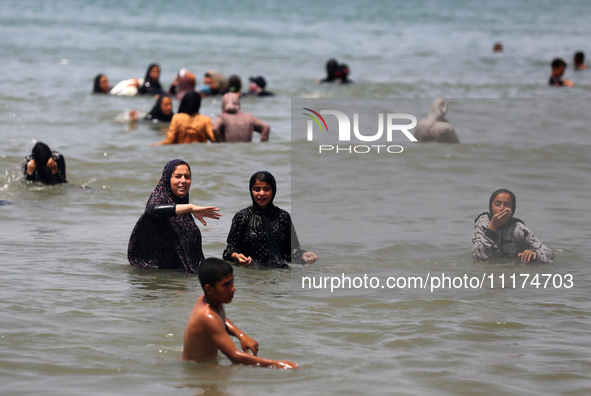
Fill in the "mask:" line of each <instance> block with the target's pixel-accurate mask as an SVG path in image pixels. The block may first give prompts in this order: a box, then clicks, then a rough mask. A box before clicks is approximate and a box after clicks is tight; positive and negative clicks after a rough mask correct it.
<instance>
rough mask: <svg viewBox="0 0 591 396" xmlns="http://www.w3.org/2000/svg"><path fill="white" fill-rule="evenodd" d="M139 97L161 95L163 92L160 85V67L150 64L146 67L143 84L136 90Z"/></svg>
mask: <svg viewBox="0 0 591 396" xmlns="http://www.w3.org/2000/svg"><path fill="white" fill-rule="evenodd" d="M138 93H139V94H140V95H162V94H164V93H165V92H164V90H163V89H162V86H161V85H160V65H158V64H157V63H152V64H150V66H148V70H147V71H146V77H145V78H144V83H143V84H142V86H141V87H139V89H138Z"/></svg>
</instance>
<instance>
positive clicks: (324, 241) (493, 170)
mask: <svg viewBox="0 0 591 396" xmlns="http://www.w3.org/2000/svg"><path fill="white" fill-rule="evenodd" d="M0 10H1V12H0V37H1V38H2V40H1V41H0V50H1V53H2V54H3V62H2V64H3V67H2V70H3V73H2V75H3V82H2V83H1V84H0V109H1V110H0V117H1V120H2V122H1V123H0V200H2V201H1V202H2V203H4V204H3V205H1V206H0V279H2V281H1V286H2V287H1V288H0V297H1V298H0V307H1V308H0V377H1V381H0V393H2V394H7V395H18V394H27V395H28V394H48V395H54V394H64V395H66V394H71V395H80V394H84V395H93V394H97V395H98V394H142V395H149V394H154V395H160V394H179V395H185V394H186V395H195V394H209V395H218V394H219V395H222V394H224V395H225V394H231V395H235V394H239V395H250V394H253V395H254V394H256V395H261V394H262V395H265V394H269V395H271V394H273V395H274V394H286V393H292V394H352V395H353V394H405V395H420V394H466V395H468V394H532V395H533V394H587V393H589V392H591V377H590V376H589V372H590V371H591V370H590V369H591V347H590V346H589V337H590V335H591V334H590V332H589V328H590V325H591V323H590V318H589V302H588V296H589V292H590V291H591V290H590V286H589V280H590V277H589V272H588V270H587V268H588V266H589V265H590V264H591V262H590V260H589V257H590V254H591V251H590V248H589V240H590V236H591V233H590V231H589V229H590V228H589V221H590V220H591V215H590V210H589V202H590V198H591V193H590V192H589V188H588V185H589V181H590V176H589V175H590V171H591V164H590V161H589V149H590V148H591V138H590V136H589V130H588V126H589V125H591V123H590V122H589V121H591V120H590V117H591V116H590V115H589V110H588V109H589V106H590V105H591V102H590V98H591V84H590V81H591V80H590V79H591V74H589V73H591V72H589V71H577V72H575V71H574V70H573V69H572V65H571V63H572V55H573V54H574V52H575V51H577V50H583V51H586V52H589V51H590V50H591V49H590V48H589V47H588V37H589V36H590V33H591V32H590V31H589V30H590V29H591V28H590V27H589V24H588V19H589V11H588V7H587V5H586V2H584V1H573V2H568V3H565V4H556V3H554V2H550V1H504V0H503V1H496V2H494V3H481V2H470V1H451V0H450V1H445V2H441V1H417V2H402V1H372V2H359V1H339V2H336V1H326V2H312V1H301V2H293V3H286V2H279V1H264V2H262V1H243V2H230V1H218V2H203V1H196V2H180V1H168V2H156V1H143V2H140V1H126V2H116V1H109V0H103V1H91V0H85V1H71V0H63V1H55V2H46V1H45V2H44V1H35V0H24V1H22V0H21V1H11V0H8V1H4V2H2V4H0ZM497 41H499V42H502V43H503V45H504V51H503V52H501V53H493V52H492V46H493V44H494V43H495V42H497ZM331 57H335V58H337V59H338V60H339V61H341V62H346V63H347V64H348V65H349V66H350V68H351V75H350V77H351V79H352V80H354V82H355V83H354V84H352V85H349V86H338V85H318V84H316V82H315V80H316V79H321V78H323V77H324V75H325V72H324V65H325V62H326V61H327V60H328V59H329V58H331ZM554 57H562V58H564V59H565V60H566V61H567V62H568V63H569V67H568V68H567V71H566V75H565V77H566V78H569V79H571V80H573V81H574V82H575V83H576V87H574V88H570V89H567V88H553V87H549V86H548V85H547V80H548V77H549V75H550V66H549V64H550V62H551V60H552V59H553V58H554ZM152 62H158V63H159V64H160V66H161V69H162V74H161V82H162V85H163V86H164V87H165V88H167V87H168V85H169V84H170V83H171V82H172V80H173V79H174V77H175V75H176V73H177V72H178V70H179V69H181V68H188V69H190V70H191V71H192V72H194V73H195V75H196V76H197V77H198V78H199V79H200V78H201V76H202V75H203V73H204V72H205V71H206V70H208V69H217V70H219V71H220V72H222V73H224V74H226V75H230V74H238V75H240V76H241V77H242V81H243V85H244V86H246V85H248V77H250V76H256V75H263V76H265V78H266V79H267V81H268V89H269V90H270V91H272V92H274V93H275V94H276V96H274V97H271V98H264V99H263V98H260V99H257V98H252V97H250V98H244V99H243V100H242V109H243V110H244V111H247V112H250V113H253V114H254V115H255V116H257V117H259V118H261V119H262V120H264V121H266V122H268V123H269V124H270V125H271V138H270V141H269V142H266V143H263V144H261V143H259V142H258V141H257V140H258V135H255V142H253V143H251V144H227V145H216V144H187V145H171V146H158V147H153V146H149V144H150V143H152V142H157V141H159V140H161V139H162V138H163V136H164V134H165V133H166V125H152V124H147V123H137V124H133V123H131V124H130V123H129V122H128V121H127V120H126V114H127V112H128V111H129V110H130V109H138V110H140V111H143V112H146V111H148V110H149V109H150V108H151V107H152V105H153V98H147V97H113V96H101V95H99V96H97V95H91V94H90V91H91V89H92V83H93V79H94V76H95V75H96V74H98V73H105V74H107V76H108V77H109V79H110V81H111V84H114V83H116V82H118V81H120V80H123V79H127V78H131V77H137V78H143V77H144V74H145V69H146V67H147V66H148V64H150V63H152ZM438 96H441V97H445V98H446V99H447V101H448V106H449V112H448V115H447V118H448V120H449V121H450V122H451V123H452V125H454V127H455V129H456V132H457V134H458V136H459V138H460V141H461V144H457V145H447V144H418V143H412V142H410V141H409V140H408V139H406V138H405V137H404V136H403V135H402V134H399V135H396V136H395V138H394V139H393V140H395V141H393V142H391V144H393V145H399V146H401V147H403V151H402V152H401V153H396V154H393V153H386V152H383V151H382V152H380V153H376V152H370V153H358V152H354V151H353V152H352V153H348V152H346V151H341V152H340V153H335V152H332V153H329V152H326V153H322V154H319V153H318V145H319V144H320V143H321V141H322V140H323V139H325V140H326V139H334V135H330V134H329V135H322V134H321V133H320V132H319V131H318V130H317V131H315V133H316V134H315V136H314V138H315V139H316V140H317V141H309V140H307V138H306V134H305V129H304V128H300V126H301V125H302V124H301V122H302V120H303V119H304V118H305V117H304V116H303V115H301V111H300V110H301V108H299V107H298V104H299V103H300V102H298V100H302V101H305V103H308V104H309V105H310V106H315V105H317V104H318V105H319V106H320V105H325V107H324V108H333V109H338V108H342V109H347V111H348V112H349V114H352V113H355V112H356V113H359V114H361V115H360V116H361V117H364V118H365V119H366V120H367V124H366V125H369V126H370V127H368V128H369V129H366V131H367V132H366V134H369V133H370V132H372V131H371V129H370V128H372V127H375V125H376V123H377V114H379V113H380V112H381V113H384V114H386V113H389V112H397V113H408V114H412V115H415V116H416V117H417V118H418V119H420V118H424V117H426V116H427V114H428V112H429V108H430V104H431V101H432V100H433V98H435V97H438ZM324 100H331V101H329V102H323V101H324ZM330 105H334V106H335V107H326V106H330ZM174 108H175V110H176V109H177V108H178V101H175V102H174ZM320 108H321V107H317V109H320ZM220 111H221V109H220V98H207V99H205V100H204V101H203V104H202V109H201V112H202V113H203V114H206V115H209V116H211V117H212V118H215V116H216V115H217V114H219V113H220ZM35 141H43V142H45V143H47V144H48V145H49V146H50V147H52V148H53V149H57V150H59V151H60V152H61V153H62V154H63V155H64V156H65V158H66V162H67V176H68V180H69V183H68V184H66V185H58V186H44V185H38V184H31V183H26V182H24V181H23V180H22V177H21V162H22V160H23V158H24V156H25V155H26V154H28V153H29V152H30V150H31V148H32V146H33V144H34V142H35ZM330 143H331V144H334V143H335V142H334V141H330ZM341 144H344V143H341ZM173 158H183V159H185V160H186V161H188V162H189V163H190V164H191V168H192V171H193V183H192V189H191V192H190V198H191V201H192V202H193V203H196V204H202V205H216V206H218V207H219V208H221V212H222V214H223V217H222V218H221V219H220V220H209V221H208V225H207V226H205V227H203V226H201V225H200V228H201V231H202V233H203V250H204V253H205V255H206V256H216V257H219V256H221V253H222V251H223V249H224V248H225V241H226V236H227V233H228V230H229V227H230V223H231V219H232V216H233V215H234V213H236V212H237V211H238V210H240V209H242V208H243V207H246V206H247V205H249V204H250V198H249V192H248V178H249V177H250V175H251V174H252V173H254V172H255V171H258V170H263V169H264V170H269V171H270V172H272V173H273V174H274V175H275V177H276V179H277V181H278V192H277V197H276V199H275V203H276V204H277V205H278V206H279V207H282V208H284V209H287V210H289V211H290V212H291V213H292V217H293V221H294V224H295V226H296V229H297V232H298V237H299V240H300V243H301V244H302V246H303V248H305V249H308V250H311V251H314V252H316V253H317V254H318V255H319V256H320V260H319V261H318V262H317V263H316V264H314V265H311V266H301V265H293V267H292V269H291V270H265V269H256V268H240V267H235V276H236V287H237V292H236V295H235V298H234V301H233V302H232V303H231V304H230V305H228V306H227V307H226V309H227V313H228V316H229V317H230V318H231V319H232V320H233V321H234V323H236V324H237V325H238V326H239V327H240V328H241V329H242V330H243V331H245V332H246V333H248V334H249V335H251V336H253V337H254V338H255V339H256V340H257V341H258V342H259V343H260V345H261V349H260V355H261V356H263V357H267V358H273V359H286V360H291V361H294V362H297V363H299V365H300V369H299V370H296V371H278V370H269V369H261V368H256V367H248V366H239V365H231V364H230V362H229V360H228V359H227V358H225V357H223V356H222V357H220V359H219V361H218V362H217V364H196V363H187V362H181V361H180V360H179V357H180V355H181V353H182V344H183V331H184V325H185V322H186V319H187V317H188V314H189V312H190V310H191V307H192V306H193V304H194V302H195V300H196V299H197V298H198V297H199V295H200V293H201V289H200V286H199V282H198V280H197V278H196V277H195V276H194V275H183V274H180V273H176V272H166V271H146V270H140V269H138V268H135V267H131V266H130V265H128V262H127V257H126V250H127V242H128V239H129V235H130V233H131V230H132V228H133V226H134V224H135V222H136V221H137V219H138V218H139V216H140V214H141V213H142V211H143V208H144V206H145V203H146V201H147V199H148V197H149V195H150V193H151V192H152V190H153V188H154V186H155V185H156V183H157V182H158V179H159V178H160V175H161V172H162V168H163V166H164V164H165V163H166V162H167V161H169V160H170V159H173ZM501 187H505V188H509V189H511V190H512V191H514V192H515V194H516V195H517V211H516V216H517V217H519V218H520V219H522V220H523V221H524V222H525V223H526V225H527V226H528V227H530V228H531V229H532V230H533V231H534V233H535V234H536V235H537V236H538V237H539V238H540V239H541V240H542V241H543V242H544V243H546V244H547V245H548V246H549V247H551V248H552V249H554V251H555V253H556V260H555V262H554V263H553V264H551V265H540V264H537V263H529V264H522V263H520V262H519V261H518V260H514V259H509V258H507V259H497V260H493V261H492V262H488V263H483V262H476V261H473V260H472V258H471V254H470V253H471V247H472V246H471V237H472V232H473V224H474V223H473V221H474V218H475V217H476V216H477V215H478V214H479V213H481V212H484V211H486V210H487V205H488V198H489V196H490V194H491V192H492V191H494V190H496V189H497V188H501ZM307 280H309V281H310V283H306V281H307ZM313 282H315V283H313ZM438 282H439V283H438ZM436 286H437V287H436Z"/></svg>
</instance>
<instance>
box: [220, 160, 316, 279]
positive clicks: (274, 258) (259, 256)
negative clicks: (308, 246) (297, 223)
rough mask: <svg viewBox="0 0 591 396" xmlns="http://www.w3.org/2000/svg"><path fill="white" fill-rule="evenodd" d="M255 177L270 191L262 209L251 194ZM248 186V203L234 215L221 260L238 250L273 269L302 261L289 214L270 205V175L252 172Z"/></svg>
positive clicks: (272, 180)
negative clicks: (248, 204)
mask: <svg viewBox="0 0 591 396" xmlns="http://www.w3.org/2000/svg"><path fill="white" fill-rule="evenodd" d="M257 180H258V181H262V182H265V183H267V184H269V186H270V187H271V190H272V195H271V200H270V202H269V203H268V204H267V206H266V208H265V209H263V208H261V207H260V206H259V205H258V204H257V203H256V202H255V199H254V197H253V194H252V189H253V187H254V185H255V184H256V182H257ZM248 185H249V187H248V191H249V192H250V198H251V199H252V206H249V207H248V208H245V209H242V210H241V211H240V212H238V213H236V214H235V215H234V218H233V219H232V226H231V227H230V232H229V233H228V239H227V242H228V246H227V247H226V249H225V250H224V255H223V257H224V260H226V261H231V260H232V254H234V253H241V254H243V255H245V256H246V257H251V258H252V260H253V262H256V263H261V264H266V265H270V266H272V267H275V268H289V264H288V263H289V262H295V263H305V261H304V260H303V258H302V255H303V254H304V253H305V251H304V250H301V249H300V243H299V241H298V237H297V235H296V232H295V228H294V226H293V224H292V222H291V216H290V215H289V213H287V212H286V211H285V210H283V209H280V208H278V207H277V206H275V205H273V200H274V199H275V195H276V194H277V183H276V182H275V178H274V177H273V175H272V174H270V173H269V172H266V171H262V172H256V173H255V174H253V175H252V176H251V178H250V181H249V183H248Z"/></svg>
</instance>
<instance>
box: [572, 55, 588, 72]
mask: <svg viewBox="0 0 591 396" xmlns="http://www.w3.org/2000/svg"><path fill="white" fill-rule="evenodd" d="M573 63H574V68H575V70H585V69H586V68H587V65H586V64H585V53H584V52H583V51H577V52H575V56H574V58H573Z"/></svg>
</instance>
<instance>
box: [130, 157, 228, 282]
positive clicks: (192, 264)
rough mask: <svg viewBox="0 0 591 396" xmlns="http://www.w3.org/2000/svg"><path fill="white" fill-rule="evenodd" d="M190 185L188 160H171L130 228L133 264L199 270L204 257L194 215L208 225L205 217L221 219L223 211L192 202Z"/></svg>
mask: <svg viewBox="0 0 591 396" xmlns="http://www.w3.org/2000/svg"><path fill="white" fill-rule="evenodd" d="M190 188H191V168H190V167H189V164H188V163H186V162H185V161H183V160H180V159H175V160H172V161H169V162H168V163H167V164H166V165H165V166H164V169H163V170H162V177H161V178H160V181H159V182H158V184H157V185H156V188H155V189H154V191H153V192H152V194H151V195H150V198H149V199H148V202H147V204H146V209H145V210H144V213H143V214H142V215H141V216H140V218H139V220H138V221H137V223H136V225H135V227H134V228H133V231H132V232H131V236H130V238H129V244H128V246H127V258H128V260H129V263H130V264H131V265H137V266H138V267H144V268H155V269H173V270H177V271H181V272H197V268H198V267H199V265H200V264H201V262H202V261H203V259H204V257H203V251H202V249H201V231H199V227H197V225H196V224H195V220H193V216H195V217H196V218H197V219H198V220H199V221H201V223H202V224H203V225H204V226H205V225H207V223H206V222H205V220H204V218H205V217H209V218H211V219H219V218H220V216H221V214H220V213H219V211H220V209H219V208H216V207H215V206H197V205H193V204H191V203H189V189H190Z"/></svg>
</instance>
